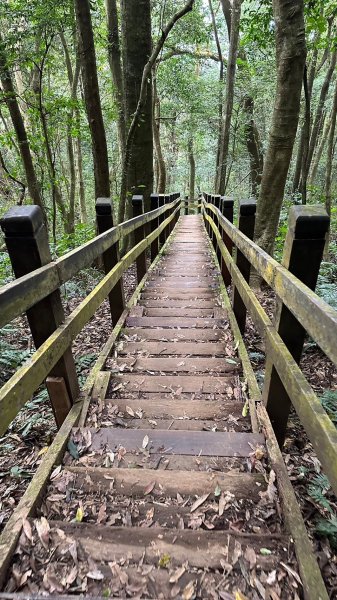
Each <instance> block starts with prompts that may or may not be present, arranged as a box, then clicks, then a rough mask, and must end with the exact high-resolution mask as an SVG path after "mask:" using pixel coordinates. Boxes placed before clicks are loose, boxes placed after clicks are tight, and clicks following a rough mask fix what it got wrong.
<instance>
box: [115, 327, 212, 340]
mask: <svg viewBox="0 0 337 600" xmlns="http://www.w3.org/2000/svg"><path fill="white" fill-rule="evenodd" d="M123 334H124V338H125V339H126V340H128V341H132V340H134V341H138V340H159V341H166V340H167V341H169V342H174V341H177V342H181V341H185V340H186V341H189V340H193V341H195V342H202V341H207V342H215V341H219V340H221V339H222V336H223V332H222V331H221V330H220V329H202V328H201V327H200V328H198V329H188V328H184V329H180V330H179V329H172V328H171V329H169V328H166V329H163V327H161V328H160V327H158V328H154V327H153V328H152V329H151V328H145V327H144V328H140V327H138V328H137V327H135V328H133V329H128V328H126V329H123Z"/></svg>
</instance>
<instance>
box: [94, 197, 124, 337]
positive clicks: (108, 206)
mask: <svg viewBox="0 0 337 600" xmlns="http://www.w3.org/2000/svg"><path fill="white" fill-rule="evenodd" d="M96 224H97V230H98V233H99V234H101V233H105V232H106V231H108V230H109V229H111V228H112V227H113V226H114V223H113V211H112V200H111V198H97V200H96ZM119 258H120V257H119V248H118V242H117V243H116V244H113V246H111V248H109V250H107V251H106V252H104V253H103V265H104V271H105V274H108V273H109V272H110V271H111V269H113V267H114V266H115V265H116V264H117V263H118V261H119ZM109 304H110V312H111V321H112V324H113V325H116V323H117V321H118V319H119V317H120V316H121V314H122V312H123V310H124V308H125V297H124V287H123V278H122V277H121V278H120V280H119V281H118V283H117V284H116V285H115V287H114V288H113V290H111V292H110V294H109Z"/></svg>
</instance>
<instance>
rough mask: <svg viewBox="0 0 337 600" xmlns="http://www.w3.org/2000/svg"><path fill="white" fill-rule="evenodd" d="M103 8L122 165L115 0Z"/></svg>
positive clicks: (120, 80) (123, 136)
mask: <svg viewBox="0 0 337 600" xmlns="http://www.w3.org/2000/svg"><path fill="white" fill-rule="evenodd" d="M105 8H106V15H107V26H108V55H109V65H110V70H111V76H112V82H113V86H114V99H115V102H116V105H117V111H118V119H117V129H118V142H119V152H120V156H121V161H122V163H123V157H124V152H125V141H126V131H125V110H124V85H123V71H122V60H121V50H120V42H119V31H118V13H117V4H116V0H105Z"/></svg>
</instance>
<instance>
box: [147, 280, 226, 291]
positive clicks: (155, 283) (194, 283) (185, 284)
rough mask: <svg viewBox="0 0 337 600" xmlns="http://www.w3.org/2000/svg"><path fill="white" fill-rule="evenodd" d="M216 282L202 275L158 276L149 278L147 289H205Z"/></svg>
mask: <svg viewBox="0 0 337 600" xmlns="http://www.w3.org/2000/svg"><path fill="white" fill-rule="evenodd" d="M212 284H214V280H213V279H212V278H210V277H204V278H202V277H200V278H199V279H193V280H189V279H188V278H185V277H180V278H177V277H172V278H171V277H160V278H159V277H158V278H156V279H152V280H149V282H148V284H147V286H146V288H145V289H149V288H153V287H154V288H158V287H159V286H160V288H171V287H172V288H176V289H178V290H179V289H188V290H191V289H193V290H194V289H205V288H207V286H208V285H209V286H211V285H212Z"/></svg>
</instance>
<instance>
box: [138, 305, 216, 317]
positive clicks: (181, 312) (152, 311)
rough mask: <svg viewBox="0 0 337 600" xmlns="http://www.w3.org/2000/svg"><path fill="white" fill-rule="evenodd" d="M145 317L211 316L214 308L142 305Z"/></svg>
mask: <svg viewBox="0 0 337 600" xmlns="http://www.w3.org/2000/svg"><path fill="white" fill-rule="evenodd" d="M143 314H144V316H145V317H182V318H185V317H206V318H207V317H209V318H211V317H213V316H214V308H183V307H172V306H167V307H160V308H157V307H156V308H152V307H149V306H145V307H144V313H143Z"/></svg>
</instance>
